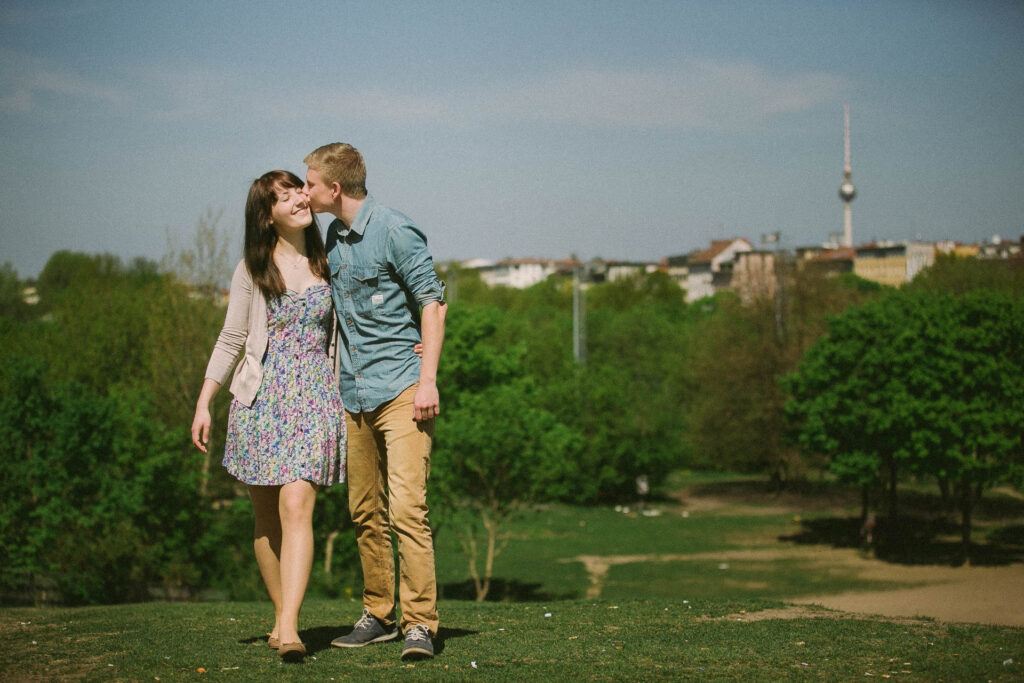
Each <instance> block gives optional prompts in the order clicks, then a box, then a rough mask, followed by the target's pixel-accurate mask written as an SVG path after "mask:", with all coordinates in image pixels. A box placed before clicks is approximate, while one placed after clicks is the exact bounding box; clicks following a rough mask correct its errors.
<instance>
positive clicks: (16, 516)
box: [0, 359, 203, 602]
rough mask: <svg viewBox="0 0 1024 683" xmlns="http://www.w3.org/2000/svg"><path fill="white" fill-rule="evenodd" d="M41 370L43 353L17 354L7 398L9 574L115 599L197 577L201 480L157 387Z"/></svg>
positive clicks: (80, 596)
mask: <svg viewBox="0 0 1024 683" xmlns="http://www.w3.org/2000/svg"><path fill="white" fill-rule="evenodd" d="M45 376H46V369H45V365H44V363H43V362H41V361H38V360H34V359H15V360H14V363H13V369H12V370H11V372H10V373H8V375H7V376H6V378H5V386H4V392H3V398H2V400H0V440H2V442H3V443H5V444H7V449H8V456H7V457H5V458H4V459H3V460H2V461H0V470H2V475H3V476H2V477H0V482H2V489H3V490H2V492H0V493H2V496H3V506H2V508H0V510H2V512H0V517H2V520H0V521H2V522H3V534H2V536H0V539H2V540H0V543H2V545H3V551H4V556H5V558H7V560H6V561H5V563H4V566H3V567H2V568H0V576H2V583H3V584H4V586H5V587H7V588H9V589H19V590H26V589H27V590H28V592H29V593H30V594H36V595H38V596H39V597H41V598H44V597H45V596H44V595H43V593H44V592H45V591H47V590H51V591H52V590H56V591H57V593H58V594H59V596H60V597H61V598H62V599H64V600H67V601H71V602H118V601H123V600H131V599H139V598H143V597H146V596H147V595H148V589H149V588H150V587H151V586H153V585H163V586H164V587H165V589H168V590H169V589H170V588H171V587H173V586H182V585H192V586H195V585H200V584H201V582H202V581H201V580H202V578H203V576H202V572H201V569H200V568H199V565H197V563H196V562H195V559H196V558H195V556H194V554H193V553H194V547H195V546H194V544H193V542H192V541H193V539H195V538H196V537H197V536H198V535H199V533H200V531H201V529H202V526H203V519H202V518H203V515H202V510H201V509H200V507H199V506H198V505H196V502H197V500H196V497H195V484H194V482H193V481H191V480H190V478H189V474H188V472H189V468H182V467H181V464H180V458H179V457H178V455H177V453H175V452H174V449H173V447H172V443H173V441H174V438H175V437H174V435H173V434H172V433H171V432H169V431H168V430H167V429H165V428H164V427H163V426H162V425H161V424H160V423H159V422H158V421H156V420H155V419H154V414H153V405H152V402H151V400H150V399H149V397H148V396H147V395H146V394H145V393H144V392H140V391H137V390H134V389H130V388H126V387H123V386H115V387H112V388H111V390H110V391H109V393H108V394H106V395H100V394H97V393H96V392H95V391H94V390H92V389H90V388H89V387H87V386H85V385H83V384H82V383H80V382H77V381H74V380H66V381H59V382H56V383H53V384H52V385H50V384H49V383H48V382H47V381H46V380H45Z"/></svg>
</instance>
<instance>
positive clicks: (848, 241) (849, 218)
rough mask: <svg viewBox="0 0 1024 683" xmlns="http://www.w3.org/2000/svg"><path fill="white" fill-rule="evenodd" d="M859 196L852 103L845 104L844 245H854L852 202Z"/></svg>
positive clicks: (842, 192) (841, 192) (840, 191)
mask: <svg viewBox="0 0 1024 683" xmlns="http://www.w3.org/2000/svg"><path fill="white" fill-rule="evenodd" d="M856 196H857V190H856V189H855V188H854V187H853V168H852V167H851V166H850V103H849V102H846V103H844V104H843V183H842V185H840V186H839V198H840V199H842V200H843V246H844V247H852V246H853V208H852V207H851V206H850V203H851V202H853V198H854V197H856Z"/></svg>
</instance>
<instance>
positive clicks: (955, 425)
mask: <svg viewBox="0 0 1024 683" xmlns="http://www.w3.org/2000/svg"><path fill="white" fill-rule="evenodd" d="M1022 340H1024V299H1021V298H1020V297H1014V296H1010V295H1007V294H1003V293H999V292H989V291H977V292H972V293H969V294H967V295H965V296H963V297H957V296H952V295H949V294H939V293H931V292H912V291H907V292H895V293H892V294H890V295H889V296H886V297H884V298H882V299H879V300H876V301H873V302H871V303H869V304H866V305H864V306H862V307H859V308H855V309H851V310H849V311H847V312H846V313H844V314H843V315H840V316H837V317H836V318H834V319H832V321H831V322H830V325H829V331H828V335H827V336H825V337H823V338H822V339H821V340H819V342H818V343H817V344H815V345H814V346H813V347H812V348H811V349H810V350H809V351H808V353H807V354H806V356H805V358H804V360H803V361H802V362H801V364H800V366H799V368H798V370H797V372H796V373H794V374H792V375H791V376H789V377H788V378H787V380H786V386H787V390H788V391H789V393H790V394H791V396H792V399H791V400H790V402H789V403H788V404H787V412H788V417H789V418H790V420H791V422H792V424H793V425H794V428H795V433H796V436H797V439H798V442H799V444H800V446H801V448H802V450H804V451H805V452H809V453H822V454H825V455H827V456H829V457H830V458H831V460H832V463H833V465H832V467H833V470H834V471H836V472H837V473H838V474H840V475H841V476H844V477H846V478H848V479H853V480H855V481H859V482H861V483H864V482H866V481H869V480H872V479H873V478H882V479H884V480H887V487H888V495H889V500H888V515H889V517H890V519H895V516H896V512H897V509H896V485H897V482H898V478H899V473H900V472H905V473H915V474H920V475H931V476H935V477H937V478H939V479H948V480H949V481H951V482H954V484H955V487H956V489H957V493H958V496H957V499H958V504H959V507H960V512H961V518H962V526H961V528H962V542H963V554H964V558H965V559H969V557H970V532H971V512H972V510H973V508H974V506H975V505H976V504H977V501H978V500H979V499H980V497H981V495H982V493H983V491H984V490H985V488H987V487H990V486H992V485H994V484H996V483H999V482H1003V481H1017V482H1019V481H1020V478H1021V471H1022V470H1021V468H1022V466H1024V452H1022V451H1024V388H1022V387H1024V341H1022Z"/></svg>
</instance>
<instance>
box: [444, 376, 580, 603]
mask: <svg viewBox="0 0 1024 683" xmlns="http://www.w3.org/2000/svg"><path fill="white" fill-rule="evenodd" d="M530 393H531V392H530V388H529V386H528V385H527V384H526V383H525V382H522V381H515V382H511V383H508V384H496V385H492V386H489V387H488V388H486V389H484V390H482V391H480V392H479V393H475V394H471V395H468V396H464V397H462V398H461V399H460V400H459V402H458V403H457V404H456V406H455V407H453V408H450V409H448V410H446V411H445V417H444V421H443V423H441V425H443V430H442V429H439V430H438V431H439V436H438V445H437V448H436V450H435V455H434V457H433V464H432V468H431V469H432V472H433V478H432V487H433V490H434V492H435V494H436V495H438V496H439V497H440V498H441V499H442V500H443V501H444V503H445V506H446V517H447V518H448V519H449V520H450V522H451V523H452V525H453V526H454V528H455V533H456V534H457V535H458V538H459V541H460V543H461V545H462V548H463V551H464V552H465V554H466V557H467V559H468V561H469V574H470V577H471V578H472V579H473V584H474V587H475V589H476V599H477V600H478V601H482V600H484V599H485V598H486V597H487V593H488V591H489V590H490V586H491V578H492V576H493V570H494V559H495V558H496V557H497V556H498V555H499V554H500V553H501V550H502V549H503V548H504V544H505V542H506V541H507V536H506V535H505V534H504V533H503V528H504V527H505V526H506V524H507V522H508V520H509V519H510V518H512V517H513V516H514V515H516V514H517V513H519V512H520V511H521V510H523V508H524V506H526V505H527V504H529V503H530V502H532V501H534V500H536V499H537V498H538V497H539V494H540V493H541V492H542V491H544V489H545V486H546V484H547V483H549V482H551V481H564V480H565V478H566V476H565V472H564V470H565V469H567V468H568V469H570V470H573V471H574V472H573V473H574V474H575V473H576V472H575V466H576V460H575V458H576V455H577V453H578V451H579V447H580V444H581V439H580V436H579V434H577V433H575V432H574V431H572V430H571V429H569V428H567V427H566V426H565V425H562V424H560V423H559V422H558V421H557V420H556V419H555V417H554V415H552V414H551V413H549V412H548V411H546V410H543V409H541V408H538V407H536V406H535V405H534V404H533V401H532V400H531V395H530Z"/></svg>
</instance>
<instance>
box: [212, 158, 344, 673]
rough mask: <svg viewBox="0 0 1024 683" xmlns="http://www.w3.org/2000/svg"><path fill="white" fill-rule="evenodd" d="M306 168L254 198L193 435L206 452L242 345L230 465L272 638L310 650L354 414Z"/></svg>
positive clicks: (272, 179)
mask: <svg viewBox="0 0 1024 683" xmlns="http://www.w3.org/2000/svg"><path fill="white" fill-rule="evenodd" d="M302 185H303V183H302V180H300V179H299V178H298V177H297V176H295V175H293V174H292V173H289V172H287V171H270V172H269V173H266V174H264V175H263V176H261V177H260V178H258V179H257V180H256V181H255V182H253V184H252V187H250V188H249V197H248V200H247V201H246V204H245V258H244V259H243V260H242V262H241V263H239V264H238V267H237V268H236V269H235V273H234V276H233V277H232V279H231V291H230V295H229V299H228V311H227V317H226V319H225V321H224V328H223V329H222V330H221V333H220V336H219V337H218V338H217V343H216V344H215V346H214V349H213V354H212V355H211V357H210V363H209V365H208V366H207V369H206V379H205V380H204V382H203V387H202V390H201V391H200V393H199V400H198V402H197V403H196V413H195V418H194V420H193V422H192V441H193V443H195V445H196V447H197V448H198V449H199V450H201V451H203V452H204V453H205V452H206V444H207V443H209V437H210V401H211V400H212V399H213V397H214V395H215V394H216V393H217V391H218V389H220V387H221V385H222V384H224V382H225V380H226V379H227V377H228V374H229V373H230V371H231V366H232V365H233V364H234V362H235V360H236V359H237V358H238V356H239V355H240V354H241V355H242V360H241V362H239V363H238V366H237V368H235V372H234V376H233V378H232V380H231V385H230V387H229V390H230V391H231V393H232V394H233V395H234V399H233V400H232V402H231V408H230V411H229V414H228V430H227V439H226V441H225V446H224V462H223V464H224V467H226V468H227V470H228V472H229V473H231V475H232V476H234V477H236V478H237V479H238V480H239V481H241V482H242V483H244V484H246V485H247V486H248V490H249V497H250V499H251V500H252V506H253V511H254V512H255V516H256V524H255V541H254V547H255V550H256V563H257V565H259V569H260V574H261V575H262V577H263V582H264V583H265V584H266V586H267V592H268V593H269V594H270V600H271V602H273V604H274V629H273V630H272V631H271V632H270V634H269V638H268V641H267V642H268V645H269V646H270V647H272V648H277V650H278V653H279V654H280V656H281V657H282V658H284V659H286V660H293V661H294V660H301V659H302V658H303V657H304V656H305V654H306V648H305V646H304V645H303V643H302V641H301V640H300V638H299V633H298V623H299V610H300V608H301V607H302V600H303V598H304V596H305V593H306V586H307V584H308V583H309V574H310V570H311V569H312V565H313V524H312V522H313V505H314V502H315V500H316V494H317V490H318V487H320V486H330V485H331V484H337V483H339V482H341V481H344V479H345V457H344V456H345V438H346V432H345V418H344V413H343V410H342V403H341V396H340V393H339V391H338V384H337V381H336V380H335V378H334V375H333V369H332V367H331V364H330V362H329V361H328V354H327V349H328V342H329V338H328V336H329V332H330V329H331V316H333V315H334V312H333V306H332V304H331V290H330V287H329V285H328V281H329V275H330V274H329V272H328V266H327V255H326V252H325V251H324V243H323V239H322V238H321V236H320V230H319V227H318V226H317V223H316V219H315V218H314V217H313V214H312V212H311V211H310V208H309V201H308V198H307V196H306V195H305V193H304V192H303V189H302Z"/></svg>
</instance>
